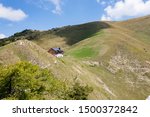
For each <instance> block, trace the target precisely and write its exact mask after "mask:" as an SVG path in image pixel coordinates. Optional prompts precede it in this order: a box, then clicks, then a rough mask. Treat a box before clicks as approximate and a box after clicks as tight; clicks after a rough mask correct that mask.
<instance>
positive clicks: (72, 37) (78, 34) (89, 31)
mask: <svg viewBox="0 0 150 117" xmlns="http://www.w3.org/2000/svg"><path fill="white" fill-rule="evenodd" d="M109 27H110V25H109V24H107V23H105V22H99V21H97V22H90V23H87V24H81V25H75V26H66V27H63V28H59V29H56V30H55V34H56V35H57V36H60V37H65V38H66V42H67V44H68V45H73V44H75V43H78V42H80V41H82V40H84V39H87V38H89V37H91V36H93V35H94V34H95V33H97V32H98V31H100V30H102V29H105V28H109Z"/></svg>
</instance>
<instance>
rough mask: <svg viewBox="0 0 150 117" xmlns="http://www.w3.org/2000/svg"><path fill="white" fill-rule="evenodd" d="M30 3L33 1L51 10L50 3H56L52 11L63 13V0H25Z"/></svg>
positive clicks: (40, 6)
mask: <svg viewBox="0 0 150 117" xmlns="http://www.w3.org/2000/svg"><path fill="white" fill-rule="evenodd" d="M25 1H26V2H28V3H32V4H34V5H36V6H38V7H39V8H42V9H44V10H49V8H50V4H53V5H54V7H55V8H54V9H53V10H52V13H54V14H58V15H60V14H61V13H62V8H61V7H62V0H25Z"/></svg>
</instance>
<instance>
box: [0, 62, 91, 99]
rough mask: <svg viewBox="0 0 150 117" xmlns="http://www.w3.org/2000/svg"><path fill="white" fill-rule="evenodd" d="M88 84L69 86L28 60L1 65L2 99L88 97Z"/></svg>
mask: <svg viewBox="0 0 150 117" xmlns="http://www.w3.org/2000/svg"><path fill="white" fill-rule="evenodd" d="M90 92H91V90H90V88H89V87H88V86H80V84H78V83H75V84H74V85H73V86H72V87H70V86H68V85H67V83H64V82H62V81H60V80H58V79H57V78H54V76H53V75H52V74H51V72H50V71H49V70H47V69H41V68H40V67H39V66H36V65H32V64H31V63H27V62H20V63H17V64H15V65H11V66H7V67H0V99H17V100H18V99H19V100H29V99H87V97H88V94H89V93H90Z"/></svg>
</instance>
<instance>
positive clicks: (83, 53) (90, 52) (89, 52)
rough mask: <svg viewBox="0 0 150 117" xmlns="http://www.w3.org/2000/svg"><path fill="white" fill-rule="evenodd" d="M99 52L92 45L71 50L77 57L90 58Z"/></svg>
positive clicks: (72, 54)
mask: <svg viewBox="0 0 150 117" xmlns="http://www.w3.org/2000/svg"><path fill="white" fill-rule="evenodd" d="M96 54H97V52H96V51H95V50H94V49H93V48H91V47H83V48H80V49H77V50H74V51H72V52H71V54H70V55H71V56H73V57H76V58H89V57H94V56H95V55H96Z"/></svg>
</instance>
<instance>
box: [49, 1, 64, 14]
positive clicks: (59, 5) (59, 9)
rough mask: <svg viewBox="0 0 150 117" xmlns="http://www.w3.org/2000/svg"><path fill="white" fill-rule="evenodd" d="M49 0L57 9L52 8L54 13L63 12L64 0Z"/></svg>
mask: <svg viewBox="0 0 150 117" xmlns="http://www.w3.org/2000/svg"><path fill="white" fill-rule="evenodd" d="M49 1H50V2H51V3H53V4H54V5H55V9H54V10H52V12H53V13H54V14H59V15H60V14H61V13H62V9H61V2H62V0H49Z"/></svg>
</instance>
